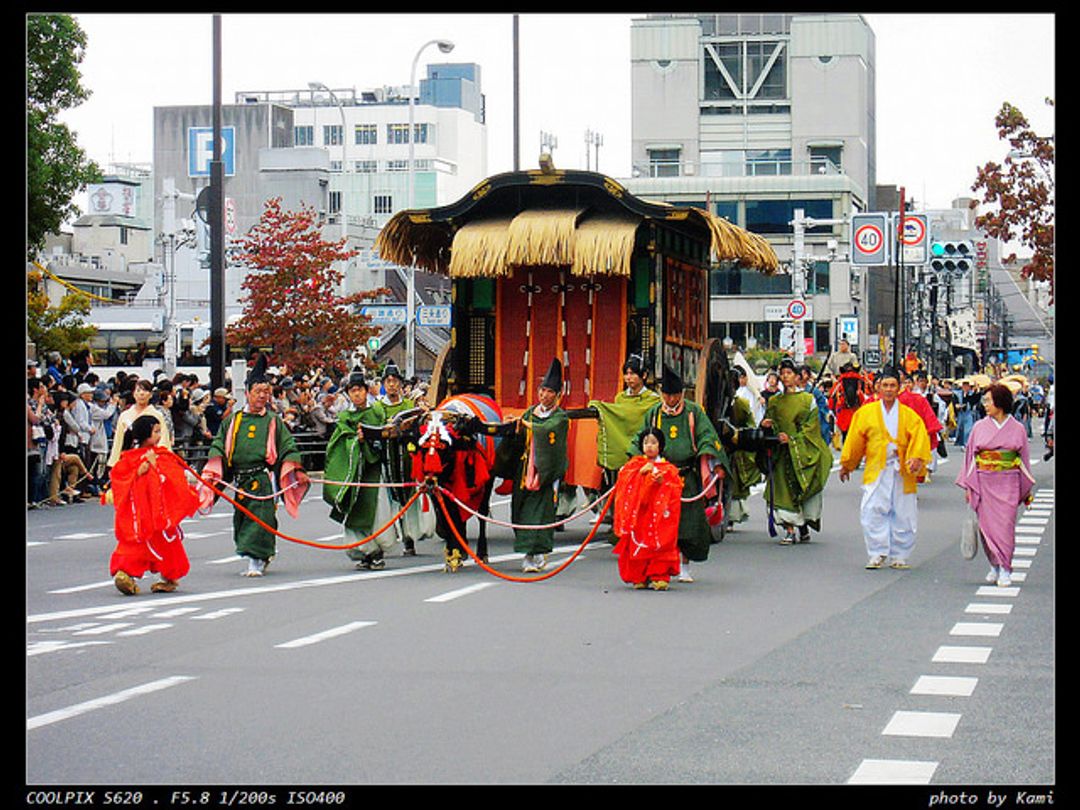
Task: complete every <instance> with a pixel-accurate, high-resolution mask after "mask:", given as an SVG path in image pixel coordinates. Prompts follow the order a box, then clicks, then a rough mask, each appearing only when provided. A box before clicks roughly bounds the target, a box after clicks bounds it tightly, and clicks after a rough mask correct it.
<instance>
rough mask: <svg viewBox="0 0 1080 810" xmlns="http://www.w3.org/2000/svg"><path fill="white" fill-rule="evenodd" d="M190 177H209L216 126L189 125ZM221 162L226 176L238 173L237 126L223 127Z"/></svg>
mask: <svg viewBox="0 0 1080 810" xmlns="http://www.w3.org/2000/svg"><path fill="white" fill-rule="evenodd" d="M187 151H188V177H209V176H210V163H211V162H212V161H213V159H214V128H213V127H188V138H187ZM221 163H222V165H223V166H224V168H225V176H226V177H232V176H233V175H235V174H236V127H222V128H221Z"/></svg>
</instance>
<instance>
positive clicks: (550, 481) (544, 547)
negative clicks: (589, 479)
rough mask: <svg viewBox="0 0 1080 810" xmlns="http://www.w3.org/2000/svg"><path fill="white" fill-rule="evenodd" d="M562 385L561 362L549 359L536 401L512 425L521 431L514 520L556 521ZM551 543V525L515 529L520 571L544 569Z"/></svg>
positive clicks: (562, 456)
mask: <svg viewBox="0 0 1080 810" xmlns="http://www.w3.org/2000/svg"><path fill="white" fill-rule="evenodd" d="M562 387H563V385H562V364H561V363H560V362H559V361H558V360H553V361H552V363H551V367H550V368H549V369H548V373H547V375H546V376H545V377H544V380H543V382H541V383H540V388H539V391H538V395H537V398H538V399H539V402H538V403H537V404H536V405H533V406H532V407H531V408H529V409H528V410H526V411H525V413H523V414H522V415H521V417H520V419H519V420H518V426H517V429H518V430H519V431H520V430H524V431H525V452H524V453H523V454H522V457H521V462H520V466H519V469H518V474H517V476H516V477H515V480H514V492H513V494H512V495H511V498H510V516H511V521H512V522H513V523H515V524H519V525H522V524H524V525H536V526H545V525H547V524H551V523H554V522H555V513H556V508H557V506H558V500H559V482H560V481H561V480H562V477H563V476H564V475H565V474H566V470H567V467H568V466H569V458H568V456H567V452H566V442H567V436H568V434H569V428H570V420H569V418H568V417H567V415H566V411H564V410H563V409H562V408H560V407H559V393H560V392H561V391H562ZM554 545H555V530H554V529H553V528H545V529H514V551H516V552H518V553H521V554H524V555H525V558H524V560H522V564H521V570H522V571H524V572H526V573H531V572H533V573H534V572H537V571H541V570H543V568H544V566H545V565H547V555H548V554H550V553H551V551H552V549H553V548H554Z"/></svg>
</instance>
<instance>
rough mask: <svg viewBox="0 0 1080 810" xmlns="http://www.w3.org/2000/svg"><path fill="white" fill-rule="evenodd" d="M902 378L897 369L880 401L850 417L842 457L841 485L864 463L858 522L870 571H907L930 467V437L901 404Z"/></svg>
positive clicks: (889, 373)
mask: <svg viewBox="0 0 1080 810" xmlns="http://www.w3.org/2000/svg"><path fill="white" fill-rule="evenodd" d="M899 393H900V377H899V374H898V373H897V372H896V371H895V370H894V369H885V370H883V371H882V372H881V374H880V375H879V376H878V394H879V396H880V399H879V400H874V401H870V402H867V403H866V404H865V405H863V406H862V407H861V408H859V409H858V410H857V411H855V415H854V416H853V417H852V420H851V426H850V428H849V429H848V432H847V437H846V438H845V440H844V447H843V450H841V452H840V480H841V481H847V480H848V478H850V477H851V473H852V472H853V471H854V470H855V469H856V468H857V467H858V466H859V462H860V461H862V460H864V459H865V461H866V467H865V469H864V470H863V478H862V488H863V496H862V504H861V506H860V519H861V521H862V527H863V538H864V539H865V541H866V550H867V553H868V554H869V555H870V559H869V561H868V562H867V564H866V567H867V568H868V569H876V568H881V567H882V566H883V565H885V563H886V562H887V561H889V564H890V566H891V567H892V568H898V569H905V568H909V567H910V566H909V565H908V562H907V561H908V558H909V557H910V555H911V551H912V549H913V548H914V547H915V535H916V532H917V530H918V504H917V501H916V492H917V490H918V485H919V480H920V479H921V478H922V477H923V476H924V475H925V471H926V467H927V465H928V464H929V462H930V437H929V435H928V434H927V432H926V425H925V424H924V423H923V420H922V417H920V416H919V414H917V413H916V412H915V411H914V410H912V409H911V408H909V407H908V406H907V405H904V404H903V403H901V402H900V401H899V399H897V397H898V395H899Z"/></svg>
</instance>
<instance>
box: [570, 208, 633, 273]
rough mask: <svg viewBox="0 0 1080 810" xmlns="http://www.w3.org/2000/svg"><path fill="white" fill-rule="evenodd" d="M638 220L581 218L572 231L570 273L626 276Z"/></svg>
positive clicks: (629, 266) (628, 270)
mask: <svg viewBox="0 0 1080 810" xmlns="http://www.w3.org/2000/svg"><path fill="white" fill-rule="evenodd" d="M640 222H641V220H639V219H627V218H625V217H594V218H592V219H587V220H585V221H583V222H582V223H581V224H580V225H578V227H577V231H576V232H575V234H574V263H573V264H572V265H571V267H570V274H571V275H574V276H592V275H614V276H629V275H630V268H631V262H630V259H631V257H632V256H633V253H634V241H635V238H636V237H637V229H638V225H639V224H640Z"/></svg>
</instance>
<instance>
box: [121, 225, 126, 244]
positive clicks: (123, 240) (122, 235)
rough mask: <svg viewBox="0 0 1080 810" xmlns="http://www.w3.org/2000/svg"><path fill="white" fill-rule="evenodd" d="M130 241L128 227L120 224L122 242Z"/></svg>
mask: <svg viewBox="0 0 1080 810" xmlns="http://www.w3.org/2000/svg"><path fill="white" fill-rule="evenodd" d="M127 243H128V229H127V228H125V227H124V226H123V225H121V226H120V244H121V245H126V244H127Z"/></svg>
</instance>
